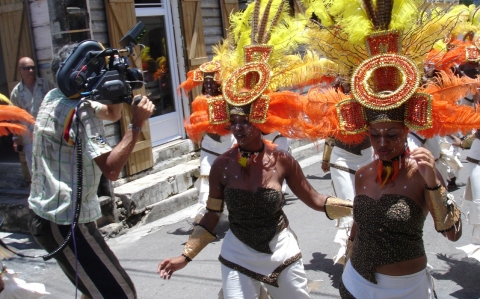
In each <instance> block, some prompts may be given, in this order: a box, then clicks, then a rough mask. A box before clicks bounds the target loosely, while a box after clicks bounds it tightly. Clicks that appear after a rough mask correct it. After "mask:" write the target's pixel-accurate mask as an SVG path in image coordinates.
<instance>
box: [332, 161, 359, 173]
mask: <svg viewBox="0 0 480 299" xmlns="http://www.w3.org/2000/svg"><path fill="white" fill-rule="evenodd" d="M330 167H333V168H336V169H338V170H342V171H345V172H348V173H351V174H355V173H357V171H356V170H353V169H350V168H348V167H345V166H340V165H337V164H334V163H330Z"/></svg>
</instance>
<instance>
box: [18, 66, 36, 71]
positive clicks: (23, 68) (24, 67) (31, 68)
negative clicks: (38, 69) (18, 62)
mask: <svg viewBox="0 0 480 299" xmlns="http://www.w3.org/2000/svg"><path fill="white" fill-rule="evenodd" d="M18 68H19V69H22V70H24V71H29V70H32V71H34V70H35V66H20V67H18Z"/></svg>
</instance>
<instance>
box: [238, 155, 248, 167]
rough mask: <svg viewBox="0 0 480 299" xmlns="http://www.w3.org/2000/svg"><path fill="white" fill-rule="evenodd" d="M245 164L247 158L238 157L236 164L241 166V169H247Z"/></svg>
mask: <svg viewBox="0 0 480 299" xmlns="http://www.w3.org/2000/svg"><path fill="white" fill-rule="evenodd" d="M247 162H248V158H247V157H244V156H240V158H238V163H239V164H240V166H242V167H247Z"/></svg>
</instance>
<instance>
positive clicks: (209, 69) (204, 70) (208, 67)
mask: <svg viewBox="0 0 480 299" xmlns="http://www.w3.org/2000/svg"><path fill="white" fill-rule="evenodd" d="M205 78H213V81H215V82H217V83H221V81H222V66H221V64H220V61H218V60H217V61H208V62H205V63H203V64H202V65H200V67H198V69H195V70H193V71H189V72H188V73H187V80H185V81H184V82H182V83H181V84H180V85H179V86H178V90H180V89H183V90H184V91H185V92H190V91H191V90H192V89H193V88H195V87H197V86H199V85H201V84H202V83H203V81H204V80H205Z"/></svg>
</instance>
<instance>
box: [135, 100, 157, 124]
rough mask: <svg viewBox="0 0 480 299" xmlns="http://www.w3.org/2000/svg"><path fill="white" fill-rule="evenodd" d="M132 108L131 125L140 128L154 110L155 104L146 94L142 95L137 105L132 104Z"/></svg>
mask: <svg viewBox="0 0 480 299" xmlns="http://www.w3.org/2000/svg"><path fill="white" fill-rule="evenodd" d="M132 110H133V116H132V125H134V126H137V127H140V128H141V127H143V123H144V122H145V121H146V120H147V119H149V118H150V116H151V115H152V114H153V111H155V105H154V104H153V103H152V102H151V101H150V100H149V99H148V98H147V97H146V96H143V97H142V99H141V100H140V102H139V103H138V104H137V105H135V104H133V105H132Z"/></svg>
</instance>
